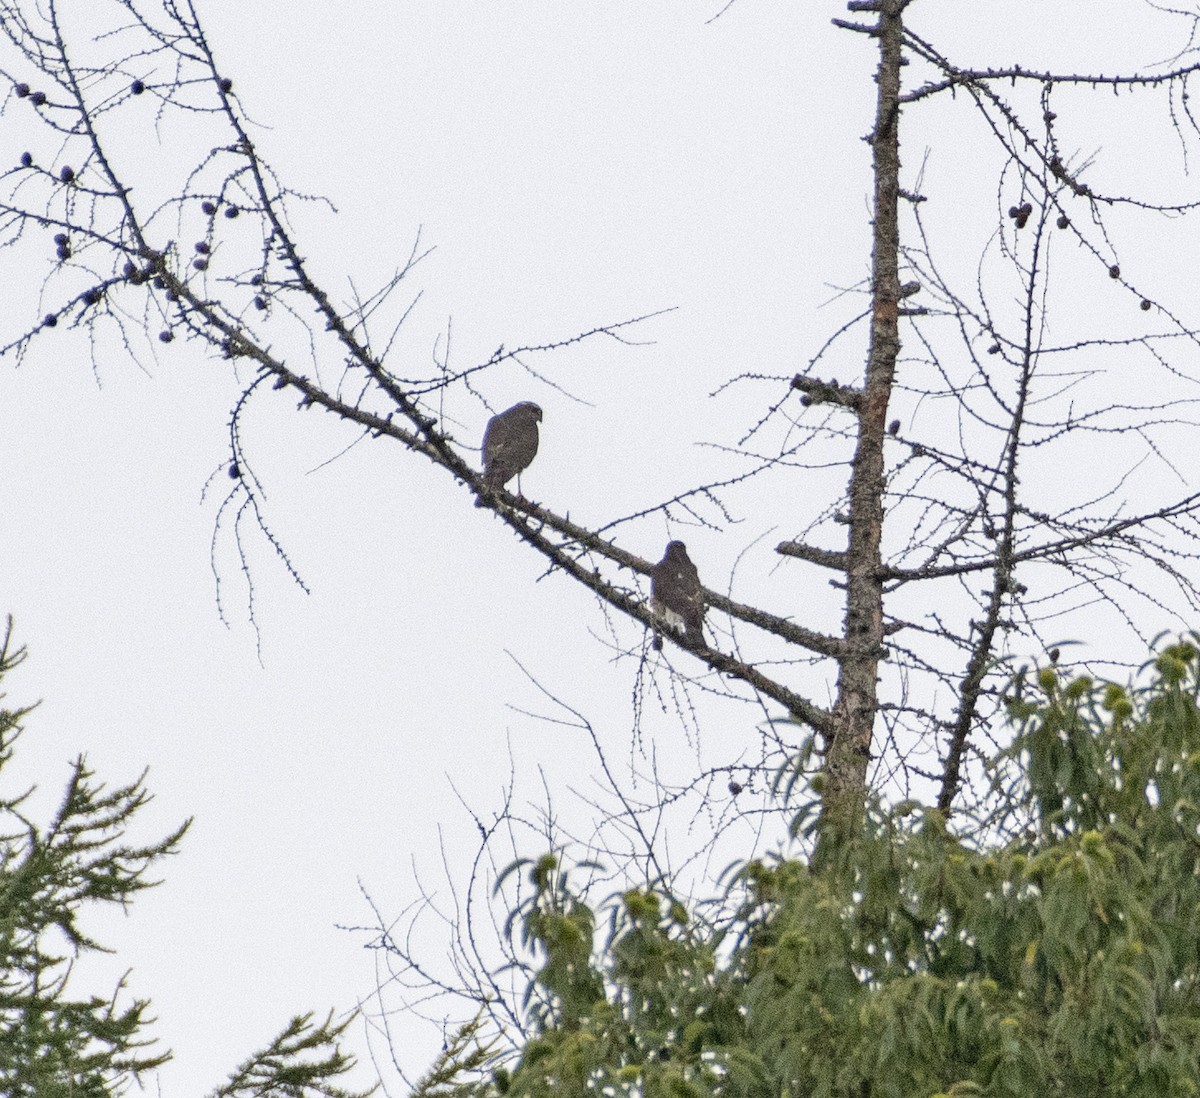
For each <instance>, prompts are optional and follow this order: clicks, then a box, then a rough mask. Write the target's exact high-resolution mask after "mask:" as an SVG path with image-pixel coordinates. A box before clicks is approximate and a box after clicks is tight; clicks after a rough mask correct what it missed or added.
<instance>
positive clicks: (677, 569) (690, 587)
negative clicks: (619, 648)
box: [650, 541, 704, 651]
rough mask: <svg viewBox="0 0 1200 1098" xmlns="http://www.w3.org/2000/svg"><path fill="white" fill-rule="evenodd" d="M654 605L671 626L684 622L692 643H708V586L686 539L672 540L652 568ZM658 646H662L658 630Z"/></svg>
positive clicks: (657, 648)
mask: <svg viewBox="0 0 1200 1098" xmlns="http://www.w3.org/2000/svg"><path fill="white" fill-rule="evenodd" d="M650 609H651V610H653V611H654V613H655V614H657V615H658V616H659V617H660V618H661V619H662V620H663V621H664V622H665V623H666V624H667V625H669V626H671V628H673V629H679V628H680V627H681V626H682V628H683V633H684V636H685V637H686V638H687V640H688V641H690V642H691V643H692V644H703V643H704V589H703V588H702V587H701V586H700V574H699V573H698V572H697V571H696V566H695V565H694V564H693V563H692V561H691V558H690V557H689V556H688V554H687V546H686V545H684V544H683V542H682V541H672V542H669V543H668V544H667V551H666V552H665V553H664V554H663V559H662V560H660V561H659V562H658V563H657V564H656V565H655V566H654V567H653V568H652V569H650ZM654 647H655V649H656V650H659V651H661V650H662V637H660V636H659V635H658V633H657V631H656V632H655V635H654Z"/></svg>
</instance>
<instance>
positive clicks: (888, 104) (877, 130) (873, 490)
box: [821, 0, 904, 835]
mask: <svg viewBox="0 0 1200 1098" xmlns="http://www.w3.org/2000/svg"><path fill="white" fill-rule="evenodd" d="M850 7H851V10H854V9H856V8H857V9H858V10H860V11H861V10H874V11H878V12H879V23H878V26H877V28H876V31H875V34H876V37H877V40H878V42H879V69H878V71H877V73H876V76H875V81H876V84H877V85H878V89H879V90H878V98H877V102H876V107H875V126H874V130H873V131H872V134H871V137H870V143H871V150H872V168H873V172H874V177H875V203H874V222H873V247H872V253H871V289H872V297H873V307H872V319H871V334H870V348H869V354H868V359H867V371H866V379H865V381H864V384H863V392H862V400H861V402H860V403H859V405H858V418H859V425H858V447H857V449H856V451H855V454H854V464H853V467H852V469H851V475H850V543H849V559H848V568H847V574H846V618H845V624H844V636H845V639H846V641H847V642H848V644H849V645H850V650H849V652H848V653H847V655H846V656H845V657H844V658H843V659H842V661H841V665H840V668H839V673H838V689H837V702H836V705H835V707H834V714H833V732H832V735H831V736H830V738H829V742H828V744H827V748H826V755H825V782H824V789H823V809H822V826H821V834H822V835H827V834H828V833H829V832H830V831H831V830H832V831H835V832H836V831H842V830H843V829H844V828H851V827H852V826H853V824H854V822H855V821H856V820H857V819H858V818H859V817H860V815H861V813H862V810H863V801H864V797H865V795H866V788H867V766H868V764H869V762H870V759H871V739H872V731H873V728H874V724H875V711H876V706H877V702H878V698H877V680H878V673H879V660H880V657H881V653H882V645H883V589H882V583H881V579H880V566H881V561H880V536H881V533H882V529H883V491H884V477H883V471H884V465H883V440H884V437H885V425H886V423H887V409H888V400H889V398H890V397H891V393H892V380H893V377H894V375H895V370H896V358H897V356H898V355H899V353H900V335H899V301H900V274H899V251H900V231H899V226H898V203H899V190H900V182H899V181H900V139H899V114H900V107H899V98H900V65H901V56H902V54H901V31H902V27H903V23H902V18H901V12H902V10H903V7H904V4H903V3H902V2H901V0H882V2H875V3H869V4H865V3H862V4H854V3H852V4H851V5H850Z"/></svg>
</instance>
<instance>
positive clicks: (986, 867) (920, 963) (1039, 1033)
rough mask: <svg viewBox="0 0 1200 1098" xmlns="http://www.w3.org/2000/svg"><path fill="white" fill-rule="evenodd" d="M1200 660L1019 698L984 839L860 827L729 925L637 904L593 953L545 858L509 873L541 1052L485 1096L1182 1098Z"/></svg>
mask: <svg viewBox="0 0 1200 1098" xmlns="http://www.w3.org/2000/svg"><path fill="white" fill-rule="evenodd" d="M1198 662H1200V661H1198V659H1197V650H1196V648H1195V647H1194V646H1193V645H1191V644H1189V643H1180V644H1175V645H1172V646H1171V647H1169V648H1167V649H1166V650H1165V651H1163V653H1162V654H1161V655H1160V656H1159V657H1158V658H1157V659H1156V660H1155V661H1154V662H1153V665H1152V675H1151V682H1150V685H1148V686H1146V687H1144V688H1141V689H1137V690H1127V689H1125V688H1122V687H1119V686H1117V685H1114V684H1101V685H1097V684H1095V683H1093V682H1092V681H1091V680H1090V679H1088V678H1085V677H1080V678H1077V679H1075V680H1073V681H1069V682H1068V681H1063V680H1062V679H1061V678H1060V676H1059V673H1058V672H1057V671H1055V670H1054V669H1045V670H1043V671H1041V672H1040V673H1039V674H1038V675H1037V676H1036V677H1035V678H1034V679H1033V681H1032V682H1028V681H1026V680H1025V679H1023V678H1022V679H1019V680H1017V681H1016V682H1015V683H1014V689H1013V690H1012V692H1011V696H1010V699H1009V712H1010V716H1011V718H1012V721H1013V724H1014V731H1015V736H1014V739H1013V742H1012V744H1011V746H1010V747H1009V748H1008V749H1006V750H1005V751H1004V752H1002V753H1001V754H1000V755H998V756H997V758H996V759H994V760H993V763H992V774H993V777H994V781H995V789H996V797H995V804H996V815H995V817H994V819H993V820H992V821H990V822H991V832H990V833H992V834H996V835H1000V836H1003V837H1002V838H996V839H991V840H988V841H983V840H981V839H979V838H978V837H977V836H976V837H975V838H974V839H972V837H970V836H964V835H960V834H956V833H955V829H954V828H953V827H951V826H949V825H948V824H947V821H946V820H945V819H944V817H943V816H942V815H941V814H940V813H938V812H937V811H936V810H933V809H922V808H920V807H917V806H914V805H911V804H906V805H901V806H899V807H896V808H894V809H884V808H883V807H881V806H879V805H873V806H872V807H871V809H870V810H869V811H868V813H867V816H866V819H865V822H864V824H863V827H862V830H861V832H860V833H859V834H857V835H855V836H854V837H853V839H852V840H849V841H843V843H842V845H841V846H840V847H839V848H838V849H837V850H836V851H835V852H834V853H833V854H832V856H829V857H827V858H826V857H823V860H822V862H821V864H820V866H819V868H818V867H814V866H813V865H812V864H810V863H809V862H807V861H805V860H801V859H795V858H782V857H781V858H777V859H774V860H761V861H755V862H751V863H749V864H747V865H745V866H744V867H743V868H742V869H741V870H740V872H739V873H738V875H737V878H736V882H735V886H734V888H733V889H732V890H731V892H730V896H729V897H728V900H727V903H726V908H727V909H732V914H730V915H729V916H727V917H726V918H724V919H723V920H720V921H718V922H708V923H706V922H704V921H703V920H701V919H700V918H699V917H698V915H697V914H696V913H694V912H693V913H689V912H688V911H687V910H685V908H684V906H683V905H682V904H680V903H679V902H678V901H677V900H675V899H674V898H672V897H671V896H670V895H669V893H667V892H666V891H665V890H663V889H659V888H644V889H633V890H630V891H627V892H625V893H624V894H623V895H621V896H619V897H617V898H615V899H614V900H613V901H612V902H611V903H609V904H608V905H606V907H607V912H608V919H607V923H606V930H605V932H604V933H603V934H594V931H595V928H596V925H597V923H598V922H599V921H600V914H599V913H598V912H596V911H593V910H592V909H591V908H590V907H589V906H588V904H587V903H585V902H584V900H583V898H582V897H581V896H580V895H579V894H577V893H576V892H575V891H573V890H572V887H571V881H570V875H569V873H568V872H566V871H564V870H563V869H561V868H560V865H559V860H558V859H557V858H555V857H553V856H549V855H547V856H546V857H544V858H543V859H541V860H540V861H538V862H537V863H535V864H533V865H531V866H525V865H522V866H520V867H514V871H516V869H517V868H522V869H524V868H528V872H529V879H530V882H531V884H532V885H533V889H532V893H531V895H530V897H529V899H528V900H527V901H526V902H525V904H524V905H523V906H522V907H521V908H519V909H518V910H517V911H515V912H513V915H512V928H513V931H514V933H519V934H520V936H521V938H522V939H523V941H524V943H525V944H526V945H527V946H528V947H529V948H531V949H532V950H533V951H534V952H535V954H536V956H537V957H538V958H539V960H538V966H539V967H538V970H537V974H536V977H535V979H534V981H533V983H532V985H531V986H530V988H529V994H528V1006H529V1016H530V1019H531V1023H532V1026H533V1030H534V1034H533V1036H532V1037H531V1038H530V1039H529V1040H527V1041H526V1042H525V1043H524V1045H523V1047H521V1048H520V1050H519V1053H518V1054H517V1055H516V1056H515V1057H514V1059H513V1062H512V1063H511V1064H510V1065H508V1066H506V1067H505V1068H502V1069H499V1070H496V1071H495V1072H494V1074H493V1075H492V1078H491V1081H490V1090H491V1091H492V1093H500V1094H507V1095H510V1096H512V1095H520V1096H525V1095H529V1096H538V1098H540V1096H547V1098H549V1096H554V1098H564V1096H568V1095H582V1094H592V1093H596V1094H610V1095H622V1094H629V1095H646V1096H659V1095H662V1096H667V1095H670V1096H675V1098H684V1096H693V1095H694V1096H701V1095H728V1096H742V1095H745V1096H760V1095H761V1096H763V1098H765V1096H767V1095H772V1096H779V1095H790V1096H796V1098H799V1096H806V1098H807V1096H810V1095H811V1096H817V1098H823V1096H830V1098H833V1096H839V1098H840V1096H845V1098H864V1096H871V1098H879V1096H887V1098H916V1096H923V1098H928V1096H933V1095H954V1096H966V1095H986V1096H995V1098H1001V1096H1005V1098H1028V1096H1030V1095H1041V1094H1054V1095H1080V1096H1084V1095H1087V1096H1095V1095H1129V1096H1134V1095H1138V1096H1141V1095H1144V1096H1146V1098H1151V1096H1154V1098H1158V1096H1162V1095H1187V1094H1196V1093H1198V1092H1200V706H1198V705H1197V694H1198V683H1200V676H1198V671H1197V666H1198ZM597 939H598V947H597V948H593V945H594V943H595V942H596V940H597ZM463 1085H464V1086H469V1087H471V1088H476V1087H477V1086H478V1083H477V1082H476V1083H470V1084H467V1083H464V1084H463Z"/></svg>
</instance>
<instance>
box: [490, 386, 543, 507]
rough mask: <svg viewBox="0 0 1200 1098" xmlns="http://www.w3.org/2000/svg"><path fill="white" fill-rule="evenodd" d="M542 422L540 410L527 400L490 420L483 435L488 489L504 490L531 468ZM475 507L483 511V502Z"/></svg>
mask: <svg viewBox="0 0 1200 1098" xmlns="http://www.w3.org/2000/svg"><path fill="white" fill-rule="evenodd" d="M541 421H542V410H541V408H539V407H538V406H537V405H536V404H532V403H530V402H529V401H528V400H523V401H521V403H520V404H514V405H513V406H512V407H511V408H509V409H508V411H506V412H498V413H497V414H496V415H494V416H492V418H491V419H489V420H488V425H487V429H486V430H485V431H484V432H483V479H484V483H486V484H487V486H488V487H489V488H503V487H504V486H505V485H506V484H507V483H508V482H509V481H510V480H512V478H513V477H519V476H520V475H521V473H522V471H523V470H525V469H527V468H528V467H529V463H530V462H531V461H533V459H534V457H535V456H536V455H537V452H538V424H539V423H540V422H541ZM517 483H518V485H519V484H520V481H519V480H518V481H517ZM475 506H476V507H482V506H483V500H482V499H477V500H476V501H475Z"/></svg>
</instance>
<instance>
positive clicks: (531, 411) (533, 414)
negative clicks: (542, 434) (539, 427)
mask: <svg viewBox="0 0 1200 1098" xmlns="http://www.w3.org/2000/svg"><path fill="white" fill-rule="evenodd" d="M518 408H519V409H520V411H521V414H522V415H525V416H528V417H529V418H530V419H532V420H535V421H536V422H538V423H541V422H542V410H541V408H540V407H538V405H536V404H534V403H533V401H532V400H523V401H521V403H520V404H518V405H517V406H516V408H514V409H513V411H514V412H515V411H516V410H517V409H518Z"/></svg>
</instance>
